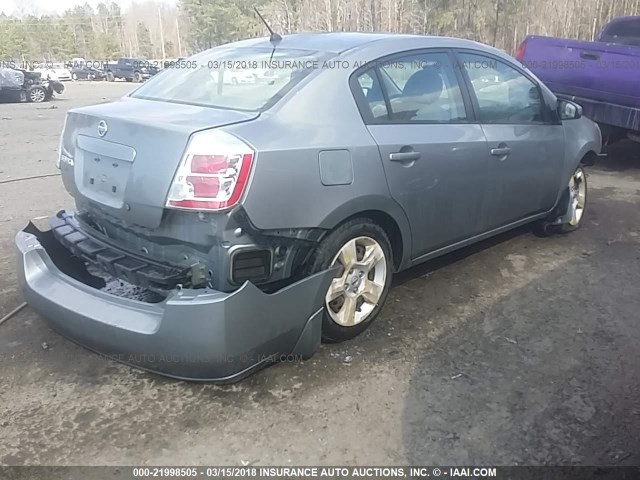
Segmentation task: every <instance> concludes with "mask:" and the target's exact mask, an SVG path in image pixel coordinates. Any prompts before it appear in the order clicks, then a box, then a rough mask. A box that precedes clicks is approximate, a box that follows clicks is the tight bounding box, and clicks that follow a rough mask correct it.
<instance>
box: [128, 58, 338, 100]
mask: <svg viewBox="0 0 640 480" xmlns="http://www.w3.org/2000/svg"><path fill="white" fill-rule="evenodd" d="M328 56H329V55H328V54H327V53H326V52H314V51H308V50H287V49H280V48H276V49H275V51H273V49H271V48H266V49H263V48H256V47H246V48H241V47H240V48H238V47H227V46H222V47H217V48H214V49H212V50H207V51H206V52H202V53H200V54H198V55H195V56H193V57H190V58H187V59H183V60H177V61H175V62H168V64H167V65H166V68H165V70H164V71H163V72H162V73H160V74H159V75H157V76H155V77H154V78H152V79H151V80H149V81H148V82H147V83H145V84H144V85H143V86H141V87H140V88H138V89H137V90H136V91H135V92H133V93H132V94H131V96H132V97H134V98H143V99H148V100H161V101H166V102H173V103H185V104H189V105H199V106H204V107H216V108H229V109H234V110H249V111H258V110H265V109H267V108H269V107H270V106H272V105H273V104H274V103H275V102H277V101H278V100H279V99H280V98H281V97H282V96H283V95H284V94H285V93H286V92H287V91H289V90H290V89H291V88H292V87H293V86H295V85H296V84H297V83H298V82H300V80H302V79H303V78H304V77H305V76H307V75H308V74H309V73H311V72H312V71H313V70H314V69H315V68H317V66H318V63H319V62H321V61H323V60H325V59H326V58H328Z"/></svg>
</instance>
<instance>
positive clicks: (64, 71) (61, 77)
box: [34, 63, 71, 82]
mask: <svg viewBox="0 0 640 480" xmlns="http://www.w3.org/2000/svg"><path fill="white" fill-rule="evenodd" d="M34 72H39V73H40V74H41V75H42V78H43V79H45V80H57V81H59V82H66V81H68V80H71V71H70V70H69V69H68V68H67V67H66V66H65V65H64V63H52V64H47V65H45V66H42V67H40V68H35V69H34Z"/></svg>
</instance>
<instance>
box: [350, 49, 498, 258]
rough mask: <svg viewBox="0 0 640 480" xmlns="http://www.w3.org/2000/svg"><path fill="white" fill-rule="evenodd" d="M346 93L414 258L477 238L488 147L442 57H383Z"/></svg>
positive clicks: (448, 62)
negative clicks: (399, 212)
mask: <svg viewBox="0 0 640 480" xmlns="http://www.w3.org/2000/svg"><path fill="white" fill-rule="evenodd" d="M376 64H377V65H378V66H377V67H375V68H370V69H369V70H365V71H361V72H356V75H354V76H353V77H352V88H353V89H354V93H355V94H356V97H357V98H359V103H360V107H361V111H362V112H363V117H364V118H365V121H366V123H367V124H368V128H369V131H370V132H371V135H372V136H373V137H374V139H375V141H376V142H377V144H378V147H379V150H380V154H381V158H382V162H383V165H384V170H385V174H386V177H387V182H388V185H389V190H390V192H391V195H392V196H393V198H394V199H395V200H396V201H397V202H398V203H399V204H400V205H401V206H402V208H403V209H404V211H405V213H406V214H407V217H408V218H409V221H410V223H411V231H412V241H413V252H412V254H413V255H412V256H413V258H417V257H420V256H422V255H424V254H427V253H429V252H431V251H434V250H437V249H439V248H440V247H443V246H446V245H450V244H452V243H455V242H457V241H460V240H463V239H466V238H468V237H471V236H473V235H474V234H477V233H479V232H481V231H482V230H483V229H484V227H485V226H484V225H483V224H482V221H481V219H482V217H483V209H484V203H485V187H486V183H487V168H488V157H487V145H486V140H485V137H484V133H483V131H482V128H481V126H480V125H478V124H475V123H473V117H472V115H473V113H472V110H471V108H470V104H469V101H468V100H469V99H468V96H467V92H466V91H465V90H464V89H463V88H461V87H460V81H459V74H458V73H457V72H456V69H454V68H453V62H452V58H451V56H450V54H449V53H448V52H447V51H437V50H424V51H418V52H415V51H414V52H407V53H404V54H400V55H394V56H393V57H387V58H385V59H382V60H378V61H377V62H376Z"/></svg>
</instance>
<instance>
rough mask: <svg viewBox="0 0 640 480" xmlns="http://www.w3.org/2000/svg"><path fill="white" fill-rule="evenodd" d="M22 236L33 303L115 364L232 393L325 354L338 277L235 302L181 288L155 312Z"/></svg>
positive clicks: (32, 234)
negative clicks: (256, 376) (327, 296)
mask: <svg viewBox="0 0 640 480" xmlns="http://www.w3.org/2000/svg"><path fill="white" fill-rule="evenodd" d="M25 230H26V231H21V232H18V234H17V236H16V252H17V263H18V276H19V280H20V283H21V286H22V288H23V290H24V293H25V297H26V299H27V302H28V303H29V304H30V305H31V306H32V307H33V308H34V309H35V310H36V311H37V312H38V313H40V314H41V315H42V316H43V317H44V318H45V319H46V321H47V323H48V324H49V325H50V326H51V328H53V329H54V330H56V331H58V332H59V333H61V334H62V335H64V336H66V337H68V338H69V339H71V340H73V341H74V342H76V343H78V344H80V345H83V346H85V347H87V348H89V349H91V350H94V351H96V352H98V353H100V354H103V355H105V356H107V357H109V358H111V359H113V360H116V361H119V362H122V363H125V364H129V365H132V366H136V367H139V368H142V369H145V370H149V371H152V372H155V373H159V374H163V375H167V376H170V377H174V378H180V379H188V380H199V381H212V382H220V383H226V382H233V381H237V380H240V379H241V378H243V377H244V376H246V375H248V374H249V373H251V372H252V371H254V370H256V369H258V368H260V367H262V366H265V365H267V364H269V363H271V362H274V361H277V360H279V359H280V358H281V357H282V356H287V355H295V356H300V357H303V358H308V357H310V356H311V355H313V353H314V352H315V350H316V349H317V348H318V346H319V345H320V330H321V323H322V308H323V303H324V292H326V290H327V288H328V285H329V283H330V282H331V279H332V278H333V276H334V275H335V271H334V270H335V269H333V270H332V269H329V270H325V271H323V272H320V273H317V274H315V275H312V276H309V277H306V278H304V279H302V280H300V281H297V282H295V283H293V284H292V285H289V286H287V287H285V288H283V289H281V290H279V291H277V292H274V293H271V294H268V293H265V292H263V291H261V290H260V289H259V288H257V287H256V286H255V285H253V284H252V283H251V282H248V281H247V282H245V283H244V284H243V285H242V286H241V287H240V288H239V289H237V290H236V291H234V292H232V293H224V292H221V291H216V290H212V289H209V288H203V289H184V288H175V289H172V290H170V291H169V292H168V293H167V296H166V298H164V299H162V300H161V301H160V302H157V303H149V302H144V301H139V300H133V299H131V298H123V297H120V296H117V295H114V294H112V293H108V292H105V291H103V290H101V289H99V287H100V286H101V283H100V281H99V280H97V279H96V278H97V277H93V276H92V275H91V274H89V273H88V272H87V271H83V270H82V268H80V267H79V265H78V263H77V259H76V261H75V262H76V263H75V264H74V260H72V258H73V257H71V256H69V255H67V256H66V257H65V251H66V249H65V248H64V247H63V248H62V250H59V249H57V248H56V247H55V242H57V240H55V238H52V237H51V235H50V234H48V232H40V231H39V230H37V229H35V227H33V226H31V227H28V228H27V229H25ZM67 253H68V252H67ZM54 258H55V260H54ZM74 271H75V273H74ZM92 282H93V283H92Z"/></svg>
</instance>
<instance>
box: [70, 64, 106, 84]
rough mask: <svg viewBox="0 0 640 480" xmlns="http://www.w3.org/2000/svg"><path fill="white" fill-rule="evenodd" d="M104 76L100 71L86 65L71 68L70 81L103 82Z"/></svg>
mask: <svg viewBox="0 0 640 480" xmlns="http://www.w3.org/2000/svg"><path fill="white" fill-rule="evenodd" d="M104 78H105V74H104V72H103V71H102V70H99V69H97V68H94V67H91V66H89V65H87V64H86V63H83V64H80V65H75V66H73V67H72V68H71V79H72V80H89V81H93V80H104Z"/></svg>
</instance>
